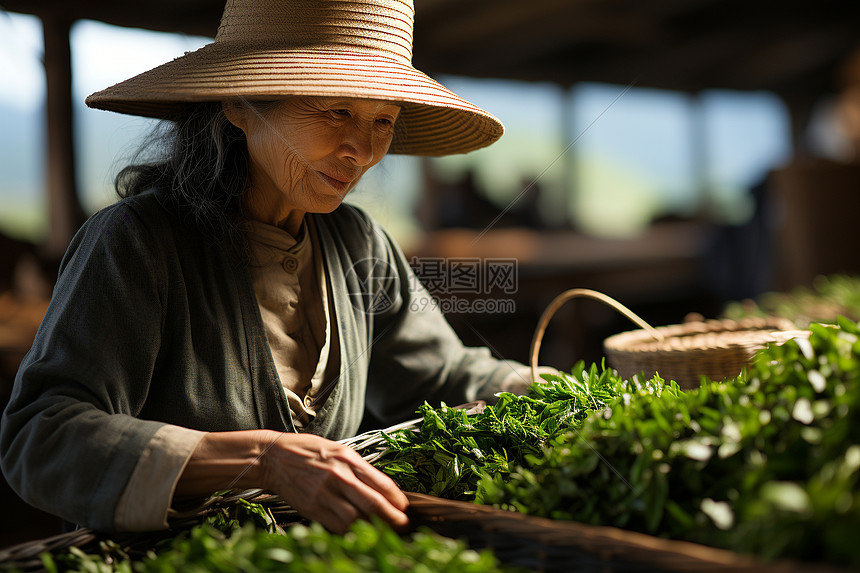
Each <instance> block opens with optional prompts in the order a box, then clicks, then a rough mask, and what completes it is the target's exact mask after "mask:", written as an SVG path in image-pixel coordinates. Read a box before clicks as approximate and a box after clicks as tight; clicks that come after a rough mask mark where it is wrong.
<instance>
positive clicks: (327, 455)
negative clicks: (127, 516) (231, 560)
mask: <svg viewBox="0 0 860 573" xmlns="http://www.w3.org/2000/svg"><path fill="white" fill-rule="evenodd" d="M234 487H236V488H252V487H261V488H263V489H267V490H270V491H273V492H275V493H277V494H278V495H280V496H281V497H282V498H283V499H284V501H286V502H287V503H288V504H289V505H291V506H292V507H294V508H295V509H296V510H298V512H299V513H300V514H301V515H302V516H304V517H306V518H308V519H313V520H315V521H319V522H320V523H322V524H323V525H324V526H325V527H326V528H328V529H329V530H331V531H334V532H337V533H343V532H345V531H346V530H347V529H348V528H349V526H350V525H351V524H352V523H353V522H354V521H355V520H357V519H368V518H370V517H371V516H372V515H377V516H379V517H381V518H382V519H384V520H385V521H386V522H388V523H389V524H390V525H391V526H392V527H394V528H396V529H402V528H404V527H406V526H407V525H408V523H409V520H408V518H407V517H406V514H405V513H404V512H405V511H406V508H407V506H408V505H409V502H408V501H407V499H406V496H405V495H404V494H403V492H402V491H400V489H398V487H397V485H395V483H394V481H392V480H391V478H389V477H388V476H387V475H385V474H383V473H382V472H380V471H379V470H377V469H376V468H374V467H373V466H371V465H370V464H369V463H367V462H366V461H364V460H363V459H361V456H359V455H358V453H356V452H355V450H353V449H351V448H349V447H347V446H344V445H342V444H339V443H337V442H333V441H331V440H327V439H325V438H321V437H319V436H315V435H311V434H287V433H281V432H275V431H273V430H243V431H235V432H210V433H207V434H206V435H205V436H204V437H203V438H202V439H201V440H200V442H199V443H198V445H197V447H196V448H195V450H194V451H193V452H192V454H191V459H190V460H189V461H188V464H187V465H186V466H185V470H184V471H183V473H182V474H181V475H180V477H179V481H178V483H177V486H176V490H175V495H208V494H210V493H212V492H213V491H218V490H222V489H230V488H234Z"/></svg>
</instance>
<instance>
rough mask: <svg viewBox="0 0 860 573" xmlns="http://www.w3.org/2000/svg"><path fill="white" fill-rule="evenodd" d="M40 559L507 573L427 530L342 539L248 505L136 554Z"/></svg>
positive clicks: (51, 563)
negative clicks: (286, 523)
mask: <svg viewBox="0 0 860 573" xmlns="http://www.w3.org/2000/svg"><path fill="white" fill-rule="evenodd" d="M239 502H240V504H241V502H243V500H239ZM42 562H43V565H44V569H45V570H46V571H48V572H50V573H59V572H61V571H68V572H81V573H102V572H105V573H107V572H117V573H172V572H175V571H183V572H190V573H235V572H236V571H244V572H248V573H251V572H255V571H283V572H289V571H296V572H301V573H331V572H332V571H336V572H338V573H367V572H380V573H393V572H401V571H402V572H410V573H436V572H448V573H461V572H464V573H502V572H503V571H513V569H510V568H503V567H502V566H501V565H500V564H499V563H498V561H497V560H496V558H495V557H494V556H493V554H492V553H491V552H489V551H488V550H485V551H481V552H477V551H474V550H471V549H469V548H468V547H467V546H466V544H465V542H463V541H458V540H454V539H449V538H447V537H442V536H440V535H438V534H436V533H434V532H432V531H431V530H430V529H427V528H419V529H417V530H416V531H413V532H412V533H410V534H409V535H406V536H401V535H399V534H397V533H396V532H394V531H393V530H392V529H391V528H390V527H388V526H387V525H385V524H384V523H382V522H381V521H379V520H377V519H374V520H373V522H372V523H371V522H367V521H357V522H356V523H355V524H353V526H352V527H351V529H350V530H349V531H348V532H347V533H346V534H344V535H335V534H332V533H329V532H328V531H326V530H325V529H324V528H323V527H322V526H321V525H320V524H319V523H316V522H311V523H310V524H294V525H290V526H288V527H286V528H285V529H281V528H280V527H278V526H277V525H276V524H275V522H274V519H273V518H272V516H271V513H270V512H269V511H268V510H267V509H266V508H264V507H262V506H260V505H259V504H254V503H249V502H244V505H242V506H241V507H238V508H229V510H225V512H222V513H219V514H218V515H215V516H212V517H210V518H207V520H206V521H205V522H204V523H201V524H199V525H197V526H195V527H193V528H191V529H190V530H187V531H184V532H182V533H180V534H178V535H176V536H175V537H172V538H169V539H166V540H165V541H164V542H163V543H161V544H160V545H159V546H157V547H155V548H154V549H152V550H150V551H148V552H147V553H146V554H145V555H144V556H142V557H137V556H131V555H129V553H128V552H126V551H124V550H123V549H122V548H121V547H120V546H119V545H118V544H117V543H114V542H111V541H102V542H101V543H100V545H99V548H98V549H95V550H91V551H87V552H85V551H82V550H81V549H78V548H74V547H73V548H71V549H69V550H65V551H61V552H57V553H54V554H50V553H45V554H43V556H42Z"/></svg>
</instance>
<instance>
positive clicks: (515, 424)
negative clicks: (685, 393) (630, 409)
mask: <svg viewBox="0 0 860 573" xmlns="http://www.w3.org/2000/svg"><path fill="white" fill-rule="evenodd" d="M543 377H544V378H545V380H546V383H539V384H533V385H532V386H531V390H530V392H529V394H528V395H524V396H518V395H515V394H511V393H501V394H500V396H499V400H498V402H497V403H496V404H494V405H488V406H486V408H485V409H484V410H483V411H482V412H478V413H474V414H471V415H468V414H467V413H466V411H465V410H463V409H458V408H451V407H448V406H446V405H444V404H443V405H442V406H441V407H439V408H433V407H431V406H429V405H427V404H425V405H424V406H422V407H421V408H420V409H419V413H420V414H421V415H422V416H423V419H422V421H421V424H420V427H419V428H418V429H417V431H416V430H414V429H402V430H398V431H395V432H392V433H390V434H385V438H386V442H387V444H386V445H387V450H386V451H385V452H384V454H383V455H382V456H381V457H380V458H378V459H377V460H376V461H374V462H373V465H374V466H376V467H377V468H378V469H380V470H382V471H383V472H385V473H386V474H388V475H389V476H391V477H392V478H393V479H394V480H395V481H396V482H397V484H398V485H399V486H400V487H401V488H402V489H404V490H406V491H414V492H418V493H426V494H430V495H434V496H438V497H444V498H447V499H458V500H465V501H472V500H474V499H475V494H476V491H477V486H478V482H479V481H480V479H481V476H482V475H483V474H485V473H486V474H490V475H496V476H498V477H499V479H501V480H504V479H505V478H506V476H508V475H509V474H510V473H511V471H513V470H514V468H516V467H517V466H520V465H523V464H526V463H527V460H529V459H530V458H532V457H535V456H538V457H539V456H542V455H543V452H544V448H545V446H546V445H547V444H548V443H550V441H551V440H553V439H554V438H556V437H558V436H561V435H565V434H566V433H567V432H569V431H570V430H571V429H572V428H576V427H578V426H580V425H581V424H582V423H583V421H584V420H585V418H586V416H587V415H588V414H589V413H590V412H595V411H602V410H604V409H605V408H606V407H607V405H608V404H609V403H611V402H612V401H613V400H615V399H616V397H617V396H619V395H622V394H625V393H629V392H642V393H646V394H653V395H655V396H659V395H660V394H661V393H662V391H663V388H664V382H663V380H662V379H660V378H659V377H655V378H653V379H651V380H648V381H647V382H645V383H640V382H639V380H638V378H634V379H633V380H622V379H621V378H620V377H619V376H618V375H617V374H616V373H615V372H614V371H612V370H610V369H607V368H604V367H598V366H597V365H596V364H592V365H591V366H590V367H588V368H586V366H585V363H584V362H579V363H578V364H576V365H575V366H574V367H573V368H572V369H571V372H570V373H560V374H559V375H544V376H543ZM675 388H676V389H677V387H675Z"/></svg>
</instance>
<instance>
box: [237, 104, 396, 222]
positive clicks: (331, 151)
mask: <svg viewBox="0 0 860 573" xmlns="http://www.w3.org/2000/svg"><path fill="white" fill-rule="evenodd" d="M225 111H226V109H225ZM399 113H400V107H399V106H397V105H395V104H393V103H390V102H385V101H378V100H368V99H354V98H341V97H292V98H288V99H286V100H284V101H283V102H281V103H279V104H277V105H276V107H274V108H273V109H271V110H268V111H267V112H265V113H259V112H257V111H256V110H254V109H251V108H250V107H249V106H247V105H245V106H241V107H237V108H234V109H233V112H232V113H228V114H227V116H228V118H229V119H230V121H231V122H232V123H234V124H235V125H237V126H238V127H239V128H241V129H242V131H244V132H245V135H246V138H247V142H248V154H249V156H250V160H251V185H250V189H249V198H250V199H251V200H253V201H255V202H256V203H257V204H264V205H266V209H271V210H274V211H277V210H281V211H284V210H286V211H287V212H288V211H290V210H296V211H300V212H310V213H328V212H330V211H332V210H334V209H335V208H337V206H338V205H340V203H341V201H342V200H343V198H344V197H345V196H346V194H347V193H348V192H349V191H350V190H352V189H353V188H354V187H355V185H356V183H358V180H359V179H360V178H361V176H362V175H364V173H365V172H366V171H367V170H368V169H370V168H371V167H373V166H374V165H376V164H377V163H378V162H379V161H380V160H381V159H382V157H383V156H384V155H385V154H386V152H387V151H388V147H389V145H390V144H391V140H392V137H393V136H394V123H395V121H396V120H397V116H398V115H399Z"/></svg>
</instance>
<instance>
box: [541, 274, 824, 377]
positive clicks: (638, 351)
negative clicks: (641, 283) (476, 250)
mask: <svg viewBox="0 0 860 573" xmlns="http://www.w3.org/2000/svg"><path fill="white" fill-rule="evenodd" d="M574 298H590V299H593V300H597V301H599V302H602V303H603V304H606V305H607V306H610V307H612V308H614V309H615V310H617V311H618V312H619V313H621V314H623V315H624V316H626V317H627V318H628V319H630V320H631V321H632V322H633V323H635V324H636V325H638V326H640V327H641V328H640V329H638V330H631V331H628V332H622V333H619V334H616V335H613V336H610V337H609V338H607V339H606V340H604V342H603V349H604V351H605V353H606V358H607V360H608V362H609V365H610V366H611V367H612V368H614V369H615V370H617V371H618V374H619V375H620V376H622V377H623V378H630V377H632V376H634V375H637V374H639V373H644V375H645V376H646V377H651V376H653V375H654V374H655V373H656V374H659V375H660V376H661V377H662V378H663V379H664V380H666V381H669V380H674V381H675V382H677V383H678V385H679V386H681V388H684V389H690V388H697V387H698V386H699V384H700V383H701V380H702V377H703V376H705V377H707V378H709V379H711V380H716V381H720V380H723V379H725V378H730V377H733V376H737V375H738V374H739V373H740V372H741V370H743V369H744V368H745V367H746V366H749V365H750V363H751V361H752V357H753V355H754V354H755V353H756V351H757V350H759V349H760V348H763V347H764V346H766V345H767V344H768V343H771V342H775V343H783V342H786V341H787V340H790V339H792V338H798V337H808V336H809V331H806V330H798V329H797V328H796V327H795V325H794V324H793V323H792V322H791V321H789V320H787V319H783V318H757V317H751V318H745V319H742V320H737V321H736V320H728V319H725V320H692V321H689V322H685V323H683V324H673V325H669V326H661V327H657V328H654V327H652V326H651V325H649V324H648V323H647V322H645V321H644V320H642V319H641V318H640V317H638V316H637V315H636V314H635V313H633V312H632V311H631V310H630V309H628V308H626V307H625V306H624V305H622V304H621V303H619V302H618V301H616V300H614V299H612V298H611V297H608V296H606V295H604V294H602V293H599V292H597V291H592V290H588V289H571V290H568V291H565V292H563V293H561V294H560V295H558V296H557V297H556V298H555V299H554V300H553V301H552V302H551V303H550V304H549V305H548V306H547V308H546V310H545V311H544V313H543V315H542V316H541V319H540V321H539V323H538V326H537V329H536V330H535V335H534V338H533V340H532V349H531V367H532V376H533V379H534V380H537V379H538V378H537V358H538V353H539V352H540V344H541V341H542V340H543V335H544V332H545V330H546V327H547V325H548V324H549V321H550V319H551V318H552V316H553V315H554V314H555V312H556V311H557V310H558V309H559V308H560V307H561V306H562V305H563V304H564V303H565V302H567V301H569V300H571V299H574Z"/></svg>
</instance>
